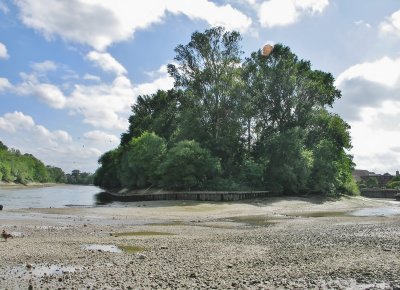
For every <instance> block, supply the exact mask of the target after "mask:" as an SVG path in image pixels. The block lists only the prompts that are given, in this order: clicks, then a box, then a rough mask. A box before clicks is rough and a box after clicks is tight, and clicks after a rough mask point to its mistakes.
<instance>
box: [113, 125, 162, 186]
mask: <svg viewBox="0 0 400 290" xmlns="http://www.w3.org/2000/svg"><path fill="white" fill-rule="evenodd" d="M165 152H166V144H165V140H164V139H163V138H161V137H158V136H157V135H155V134H154V133H149V132H144V133H143V134H142V135H141V136H140V137H137V138H133V139H132V140H131V141H130V142H129V143H128V144H127V145H126V146H125V147H124V148H123V151H122V154H121V159H120V163H119V166H118V179H119V181H120V183H121V185H122V186H123V187H127V188H144V187H147V186H152V185H156V184H157V182H158V180H159V175H158V174H157V173H158V171H157V169H158V166H159V164H160V163H161V161H162V158H163V156H164V154H165Z"/></svg>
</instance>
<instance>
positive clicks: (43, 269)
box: [9, 264, 81, 278]
mask: <svg viewBox="0 0 400 290" xmlns="http://www.w3.org/2000/svg"><path fill="white" fill-rule="evenodd" d="M80 269H81V267H74V266H63V265H43V264H32V265H31V264H27V265H26V266H18V267H14V268H12V269H10V270H9V272H10V275H14V276H19V277H21V278H22V277H24V276H26V275H29V276H30V275H34V276H36V277H45V276H50V275H63V274H66V273H73V272H75V271H77V270H80Z"/></svg>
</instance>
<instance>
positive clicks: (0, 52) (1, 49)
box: [0, 42, 10, 59]
mask: <svg viewBox="0 0 400 290" xmlns="http://www.w3.org/2000/svg"><path fill="white" fill-rule="evenodd" d="M9 57H10V56H9V55H8V52H7V47H6V46H5V45H4V44H3V43H1V42H0V58H3V59H7V58H9Z"/></svg>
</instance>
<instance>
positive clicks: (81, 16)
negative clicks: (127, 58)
mask: <svg viewBox="0 0 400 290" xmlns="http://www.w3.org/2000/svg"><path fill="white" fill-rule="evenodd" d="M15 1H16V4H17V5H18V7H19V9H20V12H21V13H20V15H21V20H22V21H23V23H24V24H25V25H26V26H28V27H31V28H33V29H35V30H38V31H40V32H41V33H42V34H43V35H44V36H45V37H46V38H47V39H52V38H53V37H54V36H55V35H59V36H61V38H63V39H64V40H67V41H73V42H77V43H82V44H87V45H90V46H91V47H93V48H95V49H96V50H98V51H104V50H105V49H106V48H107V47H108V46H109V45H111V44H112V43H115V42H120V41H125V40H128V39H130V38H132V37H133V35H134V33H135V32H136V31H137V30H140V29H145V28H148V27H149V26H151V25H153V24H155V23H158V22H161V21H162V20H163V17H164V16H165V15H166V13H167V12H170V13H173V14H184V15H186V16H188V17H189V18H190V19H193V20H204V21H206V22H208V23H209V24H210V25H224V26H225V27H227V28H228V29H237V30H240V31H246V30H247V29H248V28H249V27H250V25H251V19H250V18H249V17H247V16H246V15H244V14H243V13H242V12H240V11H239V10H237V9H235V8H233V7H231V6H230V5H216V4H214V3H213V2H211V1H209V0H166V1H158V0H147V1H144V2H143V1H125V0H92V1H85V0H69V1H56V0H48V1H45V2H43V1H35V0H15Z"/></svg>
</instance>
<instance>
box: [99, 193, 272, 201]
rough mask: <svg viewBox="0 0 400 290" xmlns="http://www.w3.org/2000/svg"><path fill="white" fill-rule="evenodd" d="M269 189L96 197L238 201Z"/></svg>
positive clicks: (100, 196)
mask: <svg viewBox="0 0 400 290" xmlns="http://www.w3.org/2000/svg"><path fill="white" fill-rule="evenodd" d="M271 195H272V194H271V192H269V191H244V192H237V191H233V192H209V191H208V192H204V191H199V192H163V193H151V194H131V195H120V194H113V193H109V192H102V193H100V194H98V196H97V198H98V199H101V200H104V201H107V200H108V201H152V200H197V201H238V200H244V199H254V198H263V197H267V196H271Z"/></svg>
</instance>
